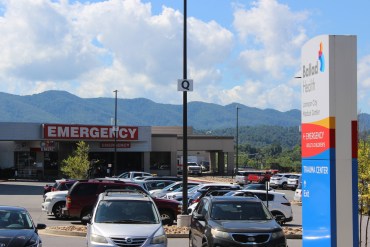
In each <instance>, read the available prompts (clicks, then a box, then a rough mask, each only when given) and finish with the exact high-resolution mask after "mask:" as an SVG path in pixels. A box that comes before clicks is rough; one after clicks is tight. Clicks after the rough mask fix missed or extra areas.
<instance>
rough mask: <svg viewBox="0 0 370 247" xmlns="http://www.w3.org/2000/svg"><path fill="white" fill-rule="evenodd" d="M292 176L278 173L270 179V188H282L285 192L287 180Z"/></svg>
mask: <svg viewBox="0 0 370 247" xmlns="http://www.w3.org/2000/svg"><path fill="white" fill-rule="evenodd" d="M292 175H294V174H292V173H278V174H275V175H274V176H272V177H271V178H270V187H272V188H279V187H280V188H282V189H284V190H286V189H287V188H288V178H289V177H290V176H292Z"/></svg>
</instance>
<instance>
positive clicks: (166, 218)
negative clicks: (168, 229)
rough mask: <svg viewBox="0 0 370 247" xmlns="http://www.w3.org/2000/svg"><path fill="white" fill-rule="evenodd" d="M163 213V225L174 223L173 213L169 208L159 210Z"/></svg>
mask: <svg viewBox="0 0 370 247" xmlns="http://www.w3.org/2000/svg"><path fill="white" fill-rule="evenodd" d="M159 213H160V214H161V219H162V223H163V225H169V226H171V225H173V221H174V220H175V218H174V216H173V214H172V213H171V212H170V211H168V210H162V211H160V212H159Z"/></svg>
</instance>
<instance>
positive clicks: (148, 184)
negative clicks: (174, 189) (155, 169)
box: [134, 180, 174, 191]
mask: <svg viewBox="0 0 370 247" xmlns="http://www.w3.org/2000/svg"><path fill="white" fill-rule="evenodd" d="M134 182H135V183H136V184H138V185H140V186H141V187H143V188H144V189H145V190H147V191H150V190H158V189H163V188H165V187H167V186H168V185H170V184H173V183H174V181H172V180H134Z"/></svg>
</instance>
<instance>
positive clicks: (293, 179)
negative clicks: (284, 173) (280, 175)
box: [287, 174, 301, 190]
mask: <svg viewBox="0 0 370 247" xmlns="http://www.w3.org/2000/svg"><path fill="white" fill-rule="evenodd" d="M300 177H301V174H293V175H291V176H290V177H289V178H288V182H287V188H289V189H291V190H295V189H297V187H298V184H299V178H300Z"/></svg>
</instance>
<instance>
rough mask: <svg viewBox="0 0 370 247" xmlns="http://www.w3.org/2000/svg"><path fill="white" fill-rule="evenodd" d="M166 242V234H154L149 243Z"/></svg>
mask: <svg viewBox="0 0 370 247" xmlns="http://www.w3.org/2000/svg"><path fill="white" fill-rule="evenodd" d="M166 242H167V237H166V235H159V236H154V238H153V239H152V241H151V242H150V243H151V244H165V243H166Z"/></svg>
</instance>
